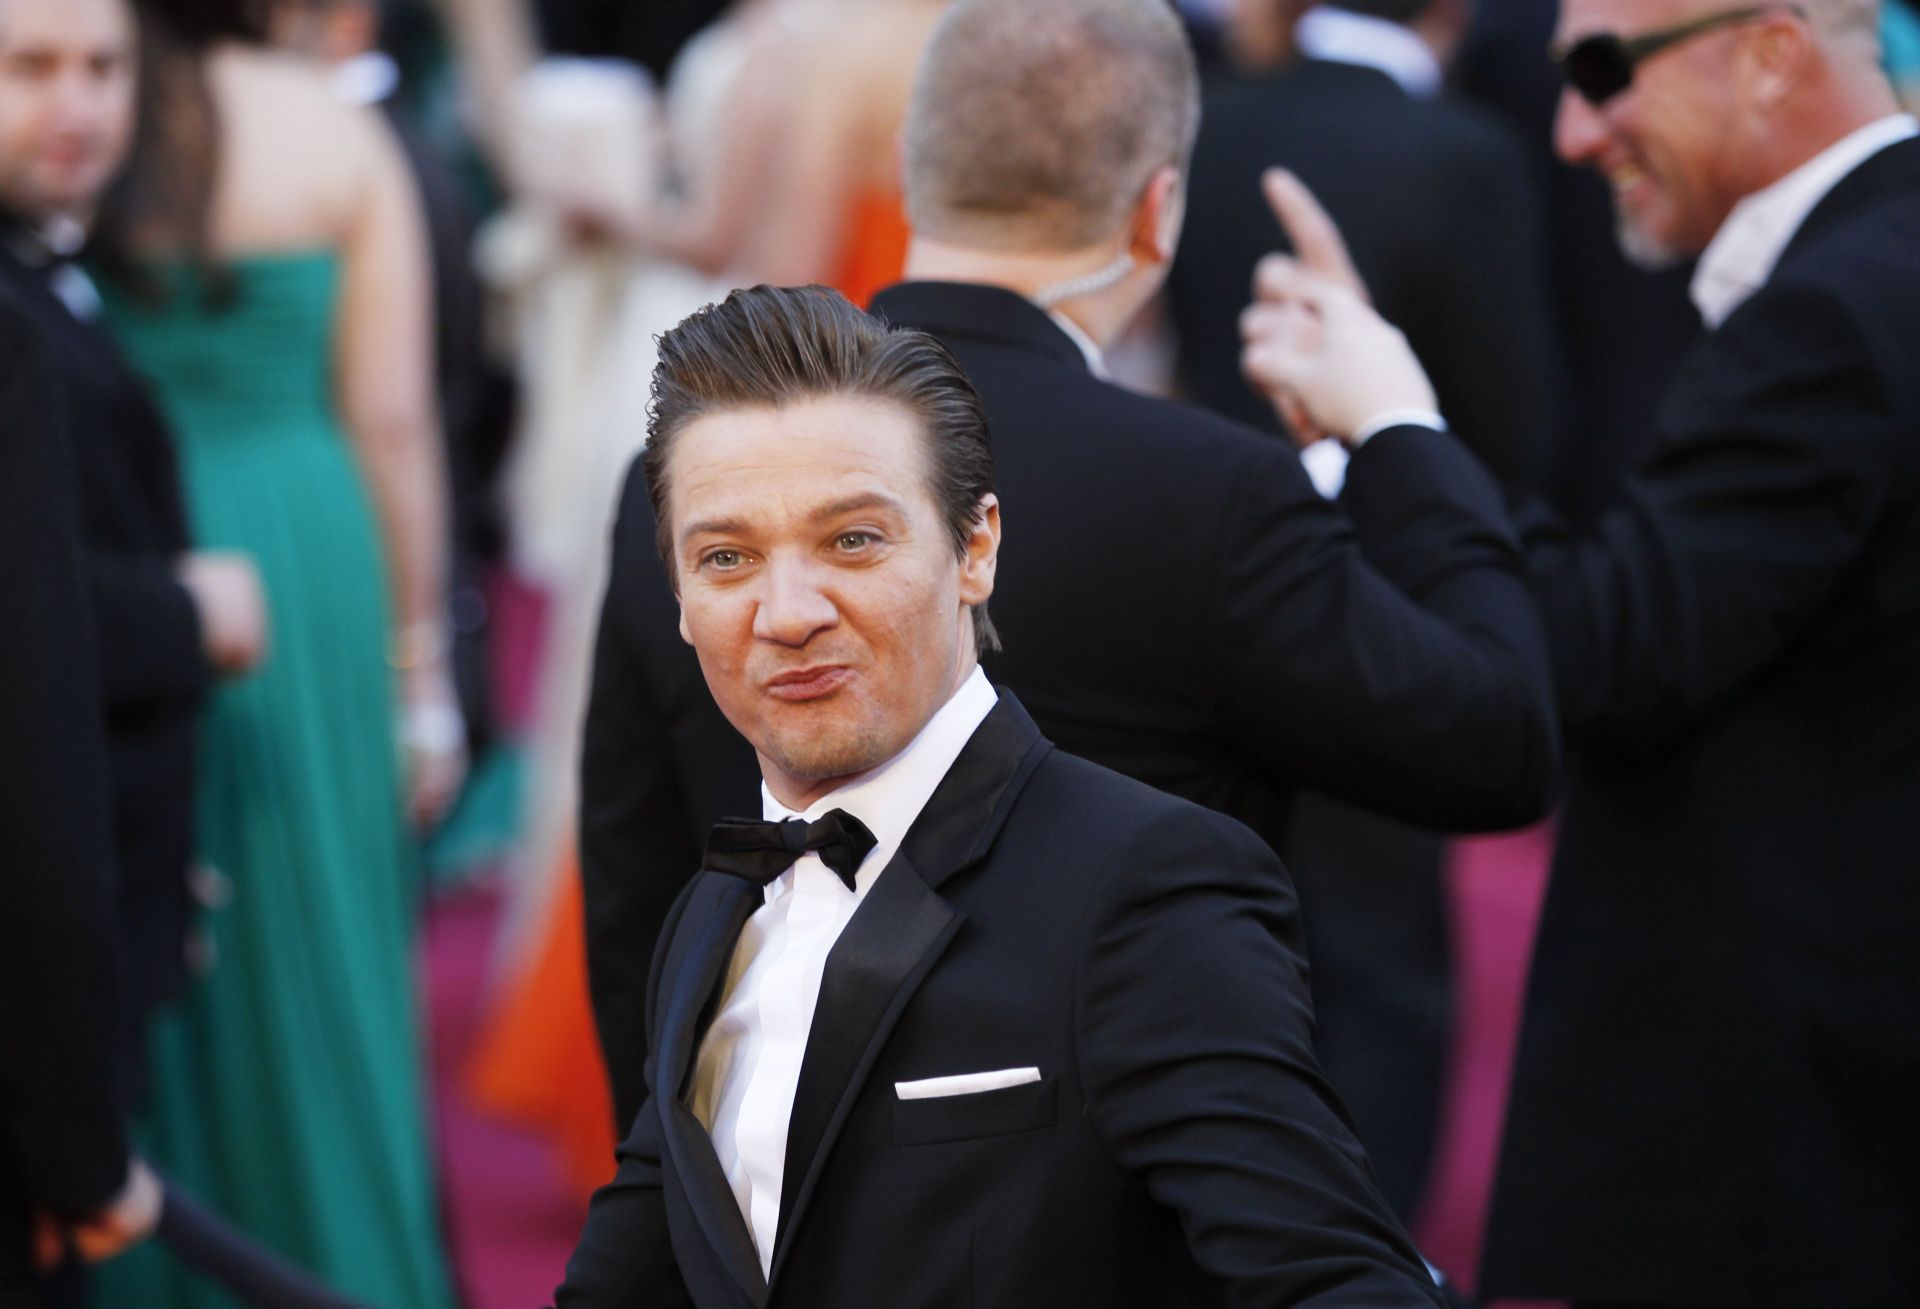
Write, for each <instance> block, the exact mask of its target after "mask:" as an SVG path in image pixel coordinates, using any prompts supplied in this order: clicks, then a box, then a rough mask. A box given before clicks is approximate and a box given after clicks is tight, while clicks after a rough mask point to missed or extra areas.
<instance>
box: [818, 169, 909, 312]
mask: <svg viewBox="0 0 1920 1309" xmlns="http://www.w3.org/2000/svg"><path fill="white" fill-rule="evenodd" d="M907 236H908V232H907V211H906V207H905V205H904V203H903V202H902V200H901V198H900V193H899V192H897V191H893V190H878V189H875V190H869V191H862V192H860V193H859V194H857V195H855V196H854V198H853V204H852V205H851V206H850V207H849V209H848V212H847V237H846V240H845V241H844V242H843V243H842V244H841V248H840V258H839V260H838V261H837V266H836V267H835V269H834V272H833V278H832V282H831V285H832V286H833V288H834V289H835V290H836V291H838V292H840V294H842V295H844V296H846V297H847V299H849V300H851V301H853V302H854V303H855V304H857V305H859V306H860V307H861V308H862V309H865V308H866V307H867V305H868V304H870V303H871V302H872V300H873V296H874V293H875V292H876V291H879V290H880V289H881V288H883V287H888V286H892V285H893V284H894V283H895V282H897V281H899V280H900V273H901V270H902V269H904V268H905V267H906V265H907Z"/></svg>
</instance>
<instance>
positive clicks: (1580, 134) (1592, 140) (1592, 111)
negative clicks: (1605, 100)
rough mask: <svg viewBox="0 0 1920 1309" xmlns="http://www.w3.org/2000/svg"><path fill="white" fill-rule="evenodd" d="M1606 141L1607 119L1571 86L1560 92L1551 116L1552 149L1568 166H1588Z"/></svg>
mask: <svg viewBox="0 0 1920 1309" xmlns="http://www.w3.org/2000/svg"><path fill="white" fill-rule="evenodd" d="M1606 139H1607V120H1606V119H1605V118H1604V117H1603V116H1602V115H1601V113H1600V111H1599V110H1598V109H1596V108H1594V107H1593V106H1592V105H1590V104H1588V103H1587V102H1586V100H1585V99H1584V98H1583V97H1582V96H1581V95H1580V93H1579V92H1577V91H1575V90H1574V89H1573V88H1572V87H1563V88H1562V89H1561V91H1560V107H1559V108H1558V109H1557V110H1556V111H1555V112H1554V115H1553V149H1554V152H1555V153H1556V154H1558V155H1559V156H1560V158H1561V159H1562V160H1564V161H1566V162H1567V163H1569V164H1591V163H1593V162H1594V159H1595V156H1596V155H1597V154H1598V152H1599V149H1600V146H1601V144H1602V143H1603V142H1605V141H1606Z"/></svg>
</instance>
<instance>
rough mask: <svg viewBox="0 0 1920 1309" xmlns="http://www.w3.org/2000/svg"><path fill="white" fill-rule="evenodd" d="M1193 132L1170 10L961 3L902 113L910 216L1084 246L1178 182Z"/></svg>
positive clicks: (1189, 71) (957, 231)
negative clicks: (1164, 181) (1159, 183)
mask: <svg viewBox="0 0 1920 1309" xmlns="http://www.w3.org/2000/svg"><path fill="white" fill-rule="evenodd" d="M1199 121H1200V100H1199V77H1198V74H1197V73H1196V72H1195V68H1194V59H1193V50H1192V47H1190V46H1189V45H1188V44H1187V37H1186V32H1185V31H1184V29H1182V27H1181V26H1180V20H1179V18H1178V17H1176V16H1175V14H1174V12H1173V6H1172V5H1171V4H1170V3H1168V0H954V3H953V4H952V5H951V6H949V8H948V10H947V12H946V14H945V15H944V16H943V17H942V18H941V20H940V25H939V27H938V28H936V29H935V31H934V35H933V39H932V41H931V42H930V43H929V45H928V47H927V52H926V54H925V56H924V57H923V58H922V60H921V63H920V72H919V75H918V77H917V79H916V80H915V83H914V91H913V98H912V102H911V104H910V106H909V108H908V111H907V125H906V152H905V153H906V192H907V212H908V215H909V217H910V218H911V220H912V223H913V228H914V230H915V231H916V232H921V233H924V234H925V235H927V236H930V237H932V238H934V239H935V240H943V241H950V242H953V243H956V244H961V245H968V246H973V247H975V248H980V249H989V250H1002V251H1022V252H1025V251H1041V252H1048V253H1061V252H1066V251H1073V250H1079V249H1083V248H1085V247H1087V246H1089V245H1092V244H1094V243H1096V242H1099V241H1103V240H1106V239H1107V238H1109V237H1111V236H1113V235H1114V234H1115V233H1116V232H1117V231H1118V230H1119V229H1120V227H1121V225H1122V224H1123V223H1124V222H1125V221H1126V218H1127V215H1128V213H1129V212H1130V211H1131V209H1132V207H1133V205H1134V203H1135V202H1136V201H1138V199H1139V198H1140V195H1141V193H1142V192H1143V191H1144V190H1145V189H1146V185H1147V182H1148V181H1149V180H1150V179H1151V178H1152V177H1153V174H1154V173H1155V171H1156V170H1158V169H1161V168H1164V167H1167V166H1169V165H1171V166H1173V167H1176V168H1180V169H1181V170H1182V171H1183V172H1184V171H1185V163H1186V160H1187V157H1188V155H1189V154H1190V153H1191V151H1192V149H1193V139H1194V134H1195V132H1196V131H1197V130H1198V128H1199Z"/></svg>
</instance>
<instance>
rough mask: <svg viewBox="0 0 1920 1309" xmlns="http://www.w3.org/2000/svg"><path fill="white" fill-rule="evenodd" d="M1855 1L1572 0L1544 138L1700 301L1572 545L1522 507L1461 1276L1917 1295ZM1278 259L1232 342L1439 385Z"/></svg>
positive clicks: (1621, 1299) (1348, 399)
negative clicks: (1492, 1028) (1519, 731)
mask: <svg viewBox="0 0 1920 1309" xmlns="http://www.w3.org/2000/svg"><path fill="white" fill-rule="evenodd" d="M1875 18H1876V13H1875V7H1874V5H1873V4H1872V3H1870V0H1801V3H1800V4H1799V5H1798V6H1797V7H1796V6H1790V5H1772V4H1769V5H1744V6H1732V7H1726V8H1718V9H1716V8H1710V7H1707V5H1706V4H1705V3H1703V0H1565V6H1564V9H1563V11H1562V13H1561V17H1560V24H1559V30H1558V40H1557V41H1556V43H1555V46H1554V53H1555V55H1556V57H1557V58H1558V59H1559V60H1560V63H1561V66H1562V68H1563V69H1564V70H1565V73H1566V77H1567V88H1566V90H1565V92H1564V93H1563V94H1562V96H1561V100H1560V107H1559V116H1558V120H1557V122H1556V125H1555V144H1556V146H1557V148H1558V150H1559V153H1560V154H1561V156H1562V157H1563V158H1564V159H1566V160H1567V161H1568V162H1570V163H1575V164H1583V165H1587V166H1590V167H1593V168H1595V169H1597V170H1598V171H1600V172H1601V173H1602V174H1603V175H1604V176H1605V177H1606V179H1607V181H1608V183H1609V184H1610V186H1611V188H1612V191H1613V198H1614V204H1615V209H1616V212H1617V215H1618V219H1619V227H1620V235H1621V239H1622V242H1623V244H1624V245H1625V247H1626V248H1627V250H1628V251H1629V252H1630V253H1631V254H1632V255H1633V256H1634V257H1635V258H1636V259H1638V260H1639V261H1641V262H1644V263H1647V264H1659V263H1663V262H1667V261H1671V260H1677V259H1682V258H1686V257H1691V256H1696V255H1697V256H1699V264H1698V267H1697V269H1696V271H1695V273H1694V275H1693V281H1692V292H1693V298H1694V301H1695V304H1696V305H1697V307H1698V308H1699V310H1700V312H1701V315H1702V317H1703V319H1704V320H1705V322H1706V324H1707V326H1708V328H1709V332H1708V335H1707V336H1706V338H1705V340H1704V342H1703V343H1702V345H1701V346H1700V347H1699V348H1698V349H1697V350H1696V351H1695V352H1694V353H1693V354H1692V355H1691V356H1690V357H1689V358H1688V359H1687V361H1686V362H1685V364H1684V366H1683V367H1682V369H1681V371H1680V373H1679V376H1678V378H1677V380H1676V382H1675V383H1674V385H1673V388H1672V390H1671V391H1670V392H1669V394H1668V396H1667V399H1666V403H1665V404H1664V406H1663V408H1662V410H1661V412H1660V416H1659V418H1658V420H1657V430H1656V432H1655V433H1654V437H1655V439H1654V440H1653V441H1652V442H1650V443H1649V453H1648V455H1647V456H1646V458H1645V459H1644V460H1643V462H1642V463H1641V465H1640V466H1639V468H1638V469H1637V471H1636V472H1635V473H1634V475H1633V476H1632V477H1630V478H1629V479H1628V481H1627V483H1626V485H1625V487H1624V489H1623V490H1622V492H1621V494H1620V496H1619V499H1618V500H1617V502H1616V504H1615V506H1614V508H1613V510H1612V511H1611V512H1610V513H1609V514H1608V515H1607V516H1606V517H1605V518H1604V519H1603V520H1602V522H1601V523H1600V525H1599V527H1598V528H1597V529H1596V531H1595V532H1594V533H1593V534H1592V535H1589V536H1587V537H1585V538H1576V537H1572V536H1569V535H1568V534H1566V533H1564V532H1560V531H1558V530H1557V529H1556V528H1554V527H1553V526H1552V525H1551V524H1550V523H1548V522H1547V521H1546V519H1545V516H1544V515H1541V516H1538V517H1536V518H1535V519H1534V520H1533V521H1532V523H1531V524H1527V525H1526V527H1527V531H1526V545H1527V549H1528V556H1529V560H1528V562H1529V568H1530V570H1531V572H1532V575H1533V580H1534V591H1535V596H1536V599H1537V601H1538V603H1539V605H1540V608H1541V612H1542V617H1543V619H1544V621H1545V623H1546V627H1547V631H1548V637H1549V641H1550V643H1551V645H1552V647H1553V657H1554V670H1555V674H1556V679H1557V681H1558V684H1559V691H1560V700H1561V712H1562V715H1563V719H1564V721H1565V725H1566V728H1567V737H1568V742H1569V746H1570V751H1571V757H1572V767H1571V768H1570V769H1569V774H1570V783H1569V787H1568V793H1567V796H1566V801H1565V814H1564V818H1563V821H1562V825H1561V833H1560V848H1559V851H1558V855H1557V859H1556V864H1555V868H1554V876H1553V882H1552V885H1551V887H1550V889H1549V891H1548V895H1547V902H1546V906H1545V909H1544V911H1543V914H1542V918H1541V926H1540V935H1539V940H1538V944H1537V946H1536V949H1535V957H1534V964H1533V972H1532V977H1531V981H1530V990H1529V994H1528V1000H1527V1014H1526V1020H1525V1024H1524V1028H1523V1032H1522V1035H1521V1041H1520V1051H1519V1056H1518V1062H1517V1064H1516V1068H1515V1073H1514V1084H1513V1090H1512V1098H1511V1102H1510V1106H1509V1111H1508V1122H1507V1131H1506V1140H1505V1143H1504V1146H1503V1148H1502V1155H1501V1165H1500V1177H1499V1181H1498V1183H1497V1186H1496V1191H1495V1199H1494V1207H1493V1214H1492V1218H1491V1222H1490V1227H1489V1232H1488V1240H1487V1247H1486V1253H1485V1258H1484V1263H1483V1266H1482V1290H1483V1292H1485V1293H1487V1294H1491V1295H1501V1296H1506V1295H1541V1296H1553V1297H1556V1298H1563V1299H1571V1300H1573V1301H1575V1302H1576V1303H1577V1304H1579V1305H1582V1306H1586V1305H1636V1306H1681V1305H1686V1306H1718V1307H1720V1309H1729V1307H1734V1306H1741V1307H1745V1306H1795V1307H1796V1309H1798V1307H1803V1306H1815V1305H1818V1306H1822V1307H1823V1309H1824V1307H1827V1306H1837V1307H1840V1309H1854V1307H1859V1306H1887V1305H1902V1304H1912V1303H1914V1300H1915V1296H1916V1295H1917V1294H1920V1021H1917V1020H1916V1014H1920V964H1917V963H1916V959H1920V952H1916V949H1915V946H1914V941H1915V939H1916V937H1920V875H1917V874H1920V364H1916V362H1915V361H1916V360H1920V139H1915V137H1916V124H1915V122H1914V120H1913V119H1912V118H1910V117H1907V116H1905V115H1902V114H1899V113H1897V112H1896V104H1895V101H1894V97H1893V93H1892V90H1891V88H1890V86H1889V85H1888V83H1887V80H1886V78H1885V76H1884V75H1883V74H1882V73H1881V71H1880V69H1879V65H1878V48H1877V37H1876V34H1875ZM1352 281H1353V279H1351V278H1347V277H1329V276H1326V275H1325V273H1324V270H1323V271H1322V272H1320V273H1315V272H1310V271H1309V270H1307V269H1305V268H1303V267H1301V266H1300V265H1298V264H1297V263H1295V262H1293V261H1291V260H1288V259H1285V258H1280V257H1274V258H1272V259H1270V260H1269V261H1268V262H1267V263H1266V264H1264V265H1263V267H1262V270H1261V275H1260V297H1261V303H1260V304H1259V305H1257V306H1256V307H1255V308H1254V309H1253V310H1251V311H1249V314H1248V315H1247V318H1246V321H1245V324H1244V326H1245V328H1246V332H1247V337H1248V342H1247V351H1246V356H1245V363H1246V365H1247V367H1248V369H1249V372H1250V374H1251V375H1253V376H1255V377H1256V378H1257V379H1258V380H1259V381H1260V382H1261V383H1262V384H1263V385H1265V386H1267V387H1268V388H1269V389H1270V390H1272V391H1273V392H1275V393H1276V395H1278V396H1282V397H1286V398H1288V399H1289V400H1290V402H1293V403H1298V404H1303V405H1304V406H1305V408H1306V409H1307V411H1308V412H1309V413H1310V414H1311V415H1312V417H1313V419H1314V420H1315V421H1316V422H1317V423H1319V424H1320V425H1321V426H1322V427H1324V428H1326V429H1327V430H1328V431H1329V432H1331V433H1333V434H1335V435H1338V434H1341V433H1343V432H1350V431H1353V430H1364V425H1365V424H1366V423H1367V422H1369V421H1371V420H1372V418H1373V417H1374V416H1375V415H1376V414H1378V413H1380V412H1383V411H1386V410H1393V409H1403V408H1407V407H1412V406H1422V405H1427V404H1430V403H1431V400H1432V391H1431V390H1430V389H1429V388H1428V387H1427V383H1426V379H1425V377H1424V374H1423V372H1422V370H1421V369H1420V366H1419V364H1418V363H1417V361H1415V360H1414V359H1413V357H1412V355H1411V353H1410V352H1409V351H1408V350H1407V348H1406V345H1405V342H1404V339H1402V338H1401V337H1400V336H1399V335H1398V333H1396V332H1394V331H1393V330H1392V329H1391V328H1389V327H1387V326H1386V325H1385V324H1384V323H1383V322H1381V321H1380V320H1379V318H1378V317H1377V316H1376V315H1374V314H1373V313H1372V311H1371V310H1369V309H1368V308H1367V307H1366V305H1365V303H1364V301H1363V300H1362V299H1361V298H1360V296H1359V295H1358V294H1357V293H1356V288H1355V287H1354V286H1353V285H1352Z"/></svg>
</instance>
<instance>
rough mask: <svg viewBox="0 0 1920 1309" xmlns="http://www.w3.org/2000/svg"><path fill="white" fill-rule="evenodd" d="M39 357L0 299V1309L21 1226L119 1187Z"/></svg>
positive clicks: (56, 404) (99, 923) (90, 826)
mask: <svg viewBox="0 0 1920 1309" xmlns="http://www.w3.org/2000/svg"><path fill="white" fill-rule="evenodd" d="M51 361H52V354H51V351H50V350H48V349H47V348H46V346H45V344H44V343H43V342H42V341H41V340H40V339H39V337H38V333H37V331H36V329H35V328H34V326H33V323H32V319H31V318H30V317H29V316H28V314H27V313H26V312H25V311H24V310H23V309H22V307H21V306H20V304H19V303H18V301H17V300H16V298H15V297H14V296H13V295H12V294H11V293H10V292H8V291H6V290H5V289H4V288H0V415H4V416H5V418H4V421H0V559H3V560H5V561H6V565H5V567H0V616H4V622H5V635H4V636H3V637H0V904H4V911H0V1306H3V1307H4V1309H23V1307H29V1306H35V1305H37V1304H38V1303H39V1298H38V1295H37V1293H36V1290H35V1284H34V1278H33V1274H32V1268H31V1262H30V1257H29V1251H28V1241H27V1237H28V1217H29V1215H30V1213H31V1212H32V1211H33V1210H34V1209H38V1208H48V1209H52V1210H54V1211H56V1212H58V1213H61V1214H65V1215H67V1216H69V1217H78V1216H80V1215H82V1214H86V1213H89V1212H92V1211H94V1210H97V1209H98V1208H100V1207H101V1206H102V1205H104V1204H105V1203H106V1202H107V1201H109V1200H110V1199H112V1197H113V1195H114V1193H115V1192H116V1191H117V1190H118V1189H119V1187H120V1185H121V1183H122V1182H123V1181H124V1180H125V1178H126V1171H127V1143H126V1138H125V1135H124V1133H123V1130H122V1127H121V1118H120V1110H119V1105H118V1103H117V1095H116V1090H115V1079H114V1064H115V1058H116V1055H117V1044H118V1043H117V1034H118V1031H119V1015H118V1010H117V1003H116V999H117V997H116V985H117V981H118V979H117V976H116V972H117V968H116V963H117V942H116V933H115V930H114V916H113V910H112V895H113V850H112V840H111V835H110V824H109V817H108V815H109V804H110V800H109V797H108V780H107V749H106V740H105V732H104V729H103V727H102V724H101V721H100V682H99V674H98V672H97V671H96V669H95V667H94V663H93V655H94V646H93V632H92V630H91V629H92V621H91V615H90V612H89V606H88V604H87V602H86V590H85V584H84V582H83V580H82V576H83V574H82V569H83V560H82V556H81V552H80V533H79V506H78V504H77V503H76V501H77V499H78V497H77V494H76V490H75V487H76V479H75V475H74V470H73V467H72V463H71V458H70V451H69V449H68V445H67V440H66V436H65V433H64V430H63V428H62V426H61V396H60V394H59V389H58V388H57V387H56V386H55V385H53V383H52V381H51V377H50V374H51V368H52V362H51Z"/></svg>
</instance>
